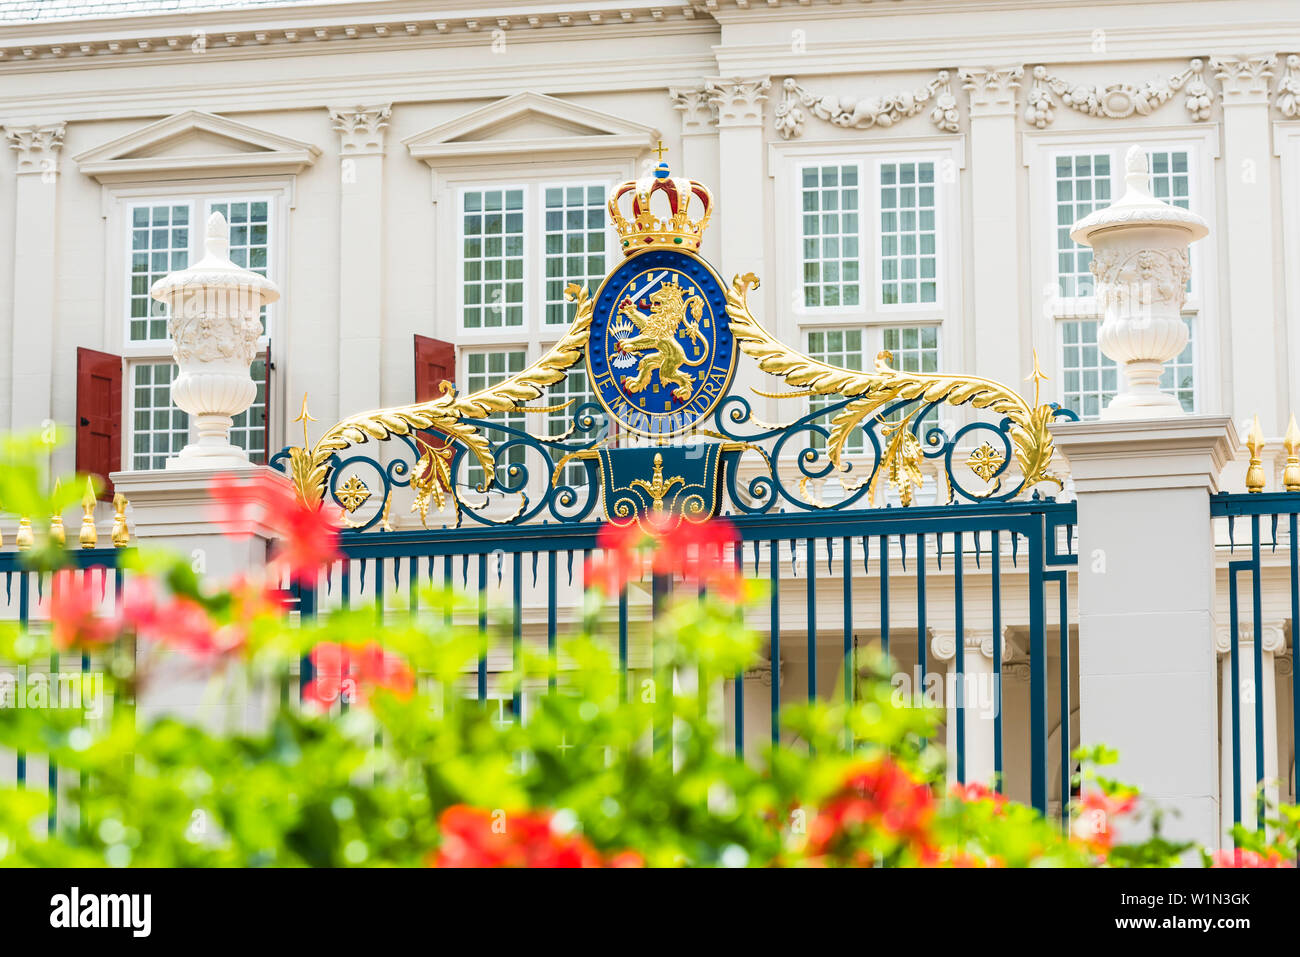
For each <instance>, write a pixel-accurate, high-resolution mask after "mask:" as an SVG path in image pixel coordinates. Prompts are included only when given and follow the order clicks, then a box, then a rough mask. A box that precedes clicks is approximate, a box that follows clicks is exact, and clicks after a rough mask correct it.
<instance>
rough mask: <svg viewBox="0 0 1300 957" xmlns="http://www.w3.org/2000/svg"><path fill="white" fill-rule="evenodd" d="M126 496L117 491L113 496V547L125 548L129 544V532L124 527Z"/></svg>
mask: <svg viewBox="0 0 1300 957" xmlns="http://www.w3.org/2000/svg"><path fill="white" fill-rule="evenodd" d="M126 506H127V501H126V496H125V495H123V494H122V493H121V492H118V493H117V494H116V495H114V496H113V533H112V540H113V547H114V548H126V546H128V545H130V544H131V532H130V530H129V529H128V528H127V527H126Z"/></svg>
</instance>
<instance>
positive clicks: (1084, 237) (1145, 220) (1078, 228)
mask: <svg viewBox="0 0 1300 957" xmlns="http://www.w3.org/2000/svg"><path fill="white" fill-rule="evenodd" d="M1124 183H1125V186H1126V189H1125V191H1124V195H1123V196H1121V197H1120V198H1119V199H1117V200H1115V202H1113V203H1111V204H1110V205H1109V206H1106V207H1104V208H1102V209H1097V210H1093V211H1092V212H1091V213H1089V214H1088V215H1087V216H1085V217H1083V219H1081V220H1079V221H1078V222H1077V223H1075V224H1074V228H1073V229H1071V230H1070V238H1071V239H1073V240H1074V241H1075V242H1077V243H1083V245H1085V246H1092V245H1094V244H1093V237H1094V236H1095V235H1096V234H1097V233H1099V232H1102V231H1103V230H1110V229H1116V228H1121V227H1125V226H1132V227H1153V226H1154V227H1157V228H1158V227H1165V228H1167V229H1173V230H1177V231H1178V233H1179V234H1180V235H1181V238H1182V241H1183V242H1187V243H1190V242H1192V241H1193V240H1197V239H1201V238H1202V237H1204V236H1207V235H1208V234H1209V232H1210V227H1209V226H1208V225H1207V224H1206V222H1205V220H1204V219H1202V218H1201V217H1200V216H1198V215H1196V214H1195V213H1193V212H1192V211H1191V210H1188V209H1183V208H1182V207H1180V206H1173V205H1171V204H1169V203H1166V202H1164V201H1162V200H1159V199H1157V198H1156V197H1155V196H1153V195H1152V193H1151V166H1150V160H1149V159H1148V158H1147V151H1146V149H1145V148H1144V147H1142V146H1140V145H1139V144H1137V143H1134V144H1133V145H1132V146H1130V147H1129V148H1128V151H1127V152H1126V153H1125V154H1124ZM1188 234H1190V235H1188Z"/></svg>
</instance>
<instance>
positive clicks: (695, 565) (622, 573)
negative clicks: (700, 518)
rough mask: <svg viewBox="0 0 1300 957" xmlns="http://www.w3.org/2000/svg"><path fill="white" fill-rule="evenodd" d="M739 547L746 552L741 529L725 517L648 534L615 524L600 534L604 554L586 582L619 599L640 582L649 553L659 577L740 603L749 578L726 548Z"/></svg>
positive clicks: (590, 563)
mask: <svg viewBox="0 0 1300 957" xmlns="http://www.w3.org/2000/svg"><path fill="white" fill-rule="evenodd" d="M733 542H734V543H735V545H736V547H737V548H739V547H740V537H739V535H738V534H737V533H736V529H735V526H733V525H732V524H731V523H730V522H729V521H727V520H726V519H723V518H714V519H709V520H708V521H705V522H688V521H683V522H682V523H681V524H680V525H678V526H677V527H676V528H675V529H672V530H671V531H669V530H667V529H666V528H665V529H657V528H655V527H654V526H653V524H652V525H651V526H650V527H648V528H644V529H643V528H641V527H640V526H639V525H637V524H636V523H632V524H629V525H615V524H613V523H610V524H607V525H605V526H604V527H603V528H602V529H601V530H600V535H599V537H598V538H597V541H596V544H597V547H598V548H599V549H600V552H599V554H597V555H593V556H592V558H591V559H589V560H588V562H587V578H586V581H587V583H588V585H589V586H590V587H592V588H596V589H598V590H599V591H601V592H602V593H604V594H606V595H610V596H612V595H617V594H618V593H619V592H620V591H622V589H623V588H625V587H627V585H628V584H629V583H630V582H633V581H638V580H640V578H641V576H642V574H643V573H644V571H645V564H646V563H645V560H644V558H643V553H644V552H646V551H649V552H650V553H651V557H650V564H651V567H652V568H653V570H654V573H655V574H656V575H679V576H681V578H682V579H683V581H685V582H686V583H688V584H694V585H698V586H701V587H703V588H706V589H708V590H710V591H712V592H714V593H715V594H717V595H719V596H720V597H722V598H723V599H725V600H728V601H739V600H740V599H741V598H742V597H743V595H744V578H743V576H741V575H740V574H739V573H738V572H737V571H736V568H735V563H734V562H728V561H724V560H723V553H724V549H725V547H726V545H727V544H728V543H733Z"/></svg>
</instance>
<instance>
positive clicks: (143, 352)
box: [124, 196, 274, 468]
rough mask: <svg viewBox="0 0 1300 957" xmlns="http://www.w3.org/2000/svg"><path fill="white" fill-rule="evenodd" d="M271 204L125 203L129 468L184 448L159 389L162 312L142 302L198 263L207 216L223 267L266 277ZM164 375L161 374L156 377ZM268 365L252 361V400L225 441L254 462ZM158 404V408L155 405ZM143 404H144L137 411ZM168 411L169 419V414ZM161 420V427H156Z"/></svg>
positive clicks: (163, 359)
mask: <svg viewBox="0 0 1300 957" xmlns="http://www.w3.org/2000/svg"><path fill="white" fill-rule="evenodd" d="M273 205H274V204H273V202H272V200H270V199H269V198H267V197H257V196H245V197H230V196H213V197H209V198H206V199H199V200H191V199H184V200H175V199H168V200H165V201H154V202H139V203H132V204H130V205H129V206H128V207H127V211H126V215H127V222H128V224H129V236H128V238H127V244H128V249H129V261H128V266H127V270H128V275H127V297H126V316H125V320H126V343H127V345H128V347H129V351H130V356H129V360H128V361H129V362H130V381H131V382H132V384H133V387H132V388H131V389H128V390H124V391H125V392H126V395H125V396H124V401H125V402H126V404H127V408H126V410H125V412H126V421H127V422H128V423H130V428H131V434H130V435H129V436H128V439H127V443H128V446H129V448H130V450H131V455H132V457H133V461H135V462H140V463H144V462H146V461H147V462H149V463H157V464H137V465H136V466H135V467H136V468H154V467H157V468H161V467H162V464H161V463H162V462H164V461H165V460H166V458H167V456H169V455H173V454H175V453H176V452H179V451H180V450H181V449H182V448H183V447H184V446H185V445H186V444H187V443H188V442H189V432H188V430H189V419H188V416H186V415H185V413H184V412H181V411H180V410H179V409H175V408H174V407H172V406H170V394H169V390H168V389H167V388H161V389H160V387H159V385H158V383H159V381H160V380H163V377H164V376H165V383H170V381H171V377H172V372H171V371H170V370H171V369H172V363H171V358H170V357H171V340H170V338H169V335H168V331H167V309H166V307H165V306H164V305H163V304H162V303H160V302H157V301H156V300H154V299H152V298H151V297H150V295H149V289H150V288H151V287H152V286H153V284H154V283H155V282H157V281H158V280H159V279H161V278H162V277H163V276H165V275H167V274H168V273H169V272H174V271H176V270H179V269H185V268H187V267H188V266H189V265H190V264H191V263H193V262H197V261H198V260H199V259H200V258H201V257H202V255H203V244H204V237H205V230H204V228H203V224H204V223H205V222H206V220H207V217H208V216H210V215H211V214H212V213H214V212H219V213H221V214H222V215H223V216H224V217H225V218H226V222H227V224H228V226H229V236H230V253H229V255H230V259H231V260H232V261H233V262H234V263H235V264H236V265H239V266H243V267H244V268H245V269H248V270H250V271H252V272H255V273H258V274H259V275H262V276H269V275H270V274H271V268H272V262H271V249H272V246H271V240H272V230H273V223H272V218H273V217H272V210H273ZM262 328H263V331H264V332H266V330H267V307H263V309H262ZM164 369H166V370H169V371H166V372H164V371H163V370H164ZM267 371H268V370H267V363H266V362H265V361H264V360H263V359H261V358H259V359H258V360H256V361H255V362H254V363H253V364H252V367H251V368H250V370H249V372H250V375H252V377H253V380H254V382H256V384H257V398H256V399H255V400H254V404H253V405H252V407H250V408H249V410H248V411H247V412H244V413H241V414H240V415H238V416H236V417H235V421H234V426H233V427H232V429H231V436H230V441H231V442H232V444H234V445H236V446H239V447H240V448H243V449H245V450H247V451H248V453H249V459H250V460H251V461H253V462H259V463H260V462H264V461H265V459H266V455H265V450H266V445H267V438H266V436H267V433H266V428H267V423H266V394H267ZM164 400H165V403H164V404H163V405H159V404H158V403H159V402H163V401H164ZM142 402H145V403H147V404H144V405H141V404H140V403H142ZM169 410H170V411H169ZM164 418H166V419H167V423H168V424H167V427H165V428H163V427H161V426H160V425H158V424H157V423H160V422H161V421H162V420H163V419H164Z"/></svg>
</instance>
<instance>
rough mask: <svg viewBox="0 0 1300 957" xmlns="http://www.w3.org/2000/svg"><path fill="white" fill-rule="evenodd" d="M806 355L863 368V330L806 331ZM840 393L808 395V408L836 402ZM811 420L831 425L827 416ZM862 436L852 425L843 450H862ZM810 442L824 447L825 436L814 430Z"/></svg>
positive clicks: (842, 365)
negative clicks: (837, 394)
mask: <svg viewBox="0 0 1300 957" xmlns="http://www.w3.org/2000/svg"><path fill="white" fill-rule="evenodd" d="M808 355H810V356H811V357H812V358H814V359H816V360H818V361H819V362H825V363H828V364H830V365H833V366H838V367H840V368H842V369H858V370H861V369H865V368H866V357H865V356H864V355H863V352H862V330H861V329H826V330H819V331H817V332H810V333H808ZM840 399H841V396H834V395H832V396H811V397H810V398H809V400H808V403H809V410H810V411H813V412H815V411H817V410H818V409H824V408H826V407H827V406H828V405H830V404H832V403H833V402H837V401H839V400H840ZM814 424H816V425H819V426H821V427H822V428H824V429H829V428H830V417H829V416H827V417H824V418H820V419H816V420H814ZM865 442H866V440H865V438H864V437H863V435H862V429H861V428H860V427H859V428H855V429H854V430H853V432H852V433H851V434H850V435H849V439H848V441H847V442H845V443H844V451H846V452H851V453H856V452H862V451H863V450H864V449H865V448H866V445H865ZM809 445H811V446H812V447H813V448H815V449H824V448H825V447H826V439H825V438H823V437H822V436H820V435H817V434H815V433H814V434H813V435H811V436H810V441H809Z"/></svg>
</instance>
